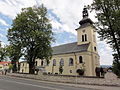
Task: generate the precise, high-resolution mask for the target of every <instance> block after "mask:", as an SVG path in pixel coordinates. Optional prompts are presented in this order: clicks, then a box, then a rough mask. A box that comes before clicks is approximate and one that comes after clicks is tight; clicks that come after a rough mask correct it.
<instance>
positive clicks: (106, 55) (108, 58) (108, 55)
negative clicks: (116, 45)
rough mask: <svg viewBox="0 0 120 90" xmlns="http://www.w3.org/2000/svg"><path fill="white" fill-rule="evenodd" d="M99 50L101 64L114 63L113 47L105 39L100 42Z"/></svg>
mask: <svg viewBox="0 0 120 90" xmlns="http://www.w3.org/2000/svg"><path fill="white" fill-rule="evenodd" d="M98 52H99V55H100V64H101V65H112V62H113V57H112V49H111V48H110V46H109V45H108V44H106V42H105V41H99V42H98Z"/></svg>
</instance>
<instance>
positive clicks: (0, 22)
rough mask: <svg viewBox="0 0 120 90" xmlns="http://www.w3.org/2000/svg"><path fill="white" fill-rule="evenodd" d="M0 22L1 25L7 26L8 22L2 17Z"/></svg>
mask: <svg viewBox="0 0 120 90" xmlns="http://www.w3.org/2000/svg"><path fill="white" fill-rule="evenodd" d="M0 24H2V25H4V26H8V24H7V23H6V21H5V20H3V19H0Z"/></svg>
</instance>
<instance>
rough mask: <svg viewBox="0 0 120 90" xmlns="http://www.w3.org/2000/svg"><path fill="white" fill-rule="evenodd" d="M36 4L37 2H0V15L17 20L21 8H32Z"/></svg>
mask: <svg viewBox="0 0 120 90" xmlns="http://www.w3.org/2000/svg"><path fill="white" fill-rule="evenodd" d="M35 4H36V1H35V0H0V13H2V14H3V15H6V16H9V17H10V18H12V19H13V18H15V16H16V15H17V14H18V13H20V11H21V8H25V7H30V6H33V5H35Z"/></svg>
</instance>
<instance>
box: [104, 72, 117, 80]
mask: <svg viewBox="0 0 120 90" xmlns="http://www.w3.org/2000/svg"><path fill="white" fill-rule="evenodd" d="M105 79H106V80H108V81H112V80H117V75H115V74H114V73H113V72H112V71H108V72H107V73H106V74H105Z"/></svg>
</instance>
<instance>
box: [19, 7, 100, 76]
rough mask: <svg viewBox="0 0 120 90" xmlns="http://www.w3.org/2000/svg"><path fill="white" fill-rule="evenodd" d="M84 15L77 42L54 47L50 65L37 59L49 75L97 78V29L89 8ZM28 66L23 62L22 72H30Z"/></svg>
mask: <svg viewBox="0 0 120 90" xmlns="http://www.w3.org/2000/svg"><path fill="white" fill-rule="evenodd" d="M82 14H83V19H82V20H81V21H80V22H79V24H80V26H79V27H78V28H77V29H75V30H76V31H77V42H73V43H66V44H63V45H59V46H55V47H52V49H53V54H52V59H51V60H50V61H49V64H46V62H45V60H44V61H42V60H39V59H37V60H36V67H41V68H42V67H43V68H44V69H45V71H46V73H47V74H60V75H83V76H96V74H95V69H96V67H99V66H100V63H99V59H100V56H99V54H98V50H97V42H96V28H95V27H94V25H93V21H92V20H91V19H90V18H88V16H89V15H88V11H87V8H85V7H84V9H83V12H82ZM25 64H26V66H25ZM28 66H29V65H28V64H27V62H25V61H24V62H21V65H20V72H23V73H27V72H29V70H28V69H29V68H28Z"/></svg>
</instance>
